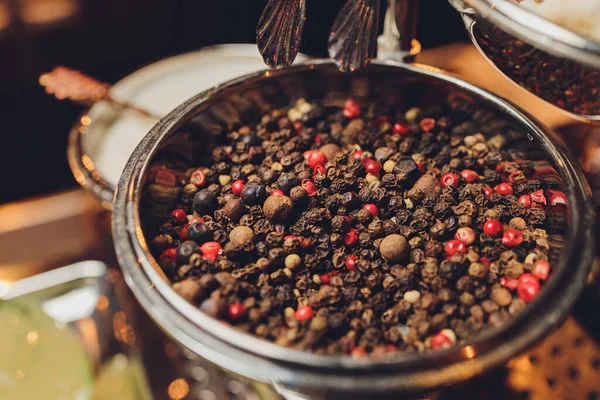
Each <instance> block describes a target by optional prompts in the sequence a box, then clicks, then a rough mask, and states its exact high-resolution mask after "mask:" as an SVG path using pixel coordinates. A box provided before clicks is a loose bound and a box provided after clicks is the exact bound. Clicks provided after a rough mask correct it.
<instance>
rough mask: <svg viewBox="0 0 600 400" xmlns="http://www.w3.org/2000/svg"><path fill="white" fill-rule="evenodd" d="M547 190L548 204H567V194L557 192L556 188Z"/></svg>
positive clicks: (553, 205) (554, 205)
mask: <svg viewBox="0 0 600 400" xmlns="http://www.w3.org/2000/svg"><path fill="white" fill-rule="evenodd" d="M548 192H549V193H550V198H549V199H548V204H550V206H552V207H556V206H566V205H567V203H568V200H567V195H565V194H564V193H563V192H558V191H556V190H548Z"/></svg>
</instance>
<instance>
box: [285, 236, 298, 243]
mask: <svg viewBox="0 0 600 400" xmlns="http://www.w3.org/2000/svg"><path fill="white" fill-rule="evenodd" d="M297 238H298V236H296V235H287V236H284V237H283V241H284V242H285V241H286V240H288V239H290V240H294V239H297Z"/></svg>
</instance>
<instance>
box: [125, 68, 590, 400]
mask: <svg viewBox="0 0 600 400" xmlns="http://www.w3.org/2000/svg"><path fill="white" fill-rule="evenodd" d="M348 96H360V97H366V98H376V99H378V100H393V101H394V102H395V103H396V104H399V105H400V106H402V107H406V108H408V107H412V106H419V107H426V106H428V105H433V104H437V103H439V101H440V99H443V98H448V97H450V98H452V96H455V97H456V98H461V99H463V100H464V99H467V100H468V101H474V102H476V103H477V104H478V106H480V107H481V108H482V109H485V110H487V112H490V113H491V114H492V115H494V116H495V117H494V118H498V119H500V120H502V121H503V122H501V123H500V124H498V125H495V126H494V127H493V128H491V129H490V131H489V132H484V134H488V135H489V134H503V135H505V136H506V138H507V139H509V140H511V141H514V142H517V143H520V145H519V146H517V148H518V149H519V151H521V152H522V154H523V156H524V157H532V159H545V160H547V163H549V164H550V165H551V166H552V167H553V168H555V169H556V171H558V174H559V175H560V178H561V179H562V182H563V185H564V187H565V189H566V190H565V192H566V193H567V195H568V198H569V204H570V211H569V214H568V215H567V219H568V222H569V223H568V232H567V240H568V243H577V246H566V247H565V250H564V252H562V254H561V257H560V260H559V262H558V264H557V266H558V267H557V269H556V271H555V273H554V278H553V279H551V280H550V282H549V283H548V285H547V286H546V289H545V290H544V291H543V292H542V293H541V295H540V296H539V297H538V298H537V299H536V300H535V301H534V302H533V303H532V304H531V305H530V306H529V307H528V308H526V309H525V310H524V311H523V312H522V313H521V314H520V315H519V316H517V317H515V318H514V319H513V320H512V321H511V322H510V323H508V324H507V325H506V326H504V327H502V328H501V329H498V330H490V331H488V332H487V333H484V334H482V335H481V336H480V337H479V338H477V339H476V340H474V341H472V342H470V343H468V344H467V345H466V346H463V347H460V346H459V347H456V348H451V349H448V350H444V351H436V352H429V353H425V354H391V355H390V356H387V357H381V358H377V357H372V358H368V359H362V360H360V359H359V360H357V359H352V358H350V357H347V356H343V357H332V356H321V355H315V354H311V353H305V352H299V351H296V350H291V349H287V348H283V347H279V346H277V345H274V344H273V343H270V342H266V341H263V340H260V339H258V338H256V337H253V336H250V335H248V334H246V333H243V332H241V331H238V330H235V329H232V328H230V327H228V326H226V325H224V324H222V323H220V322H219V321H217V320H214V319H212V318H211V317H209V316H207V315H205V314H203V313H202V312H200V311H199V310H198V309H196V308H195V307H194V306H192V305H191V304H189V303H187V302H186V301H185V300H183V299H182V298H180V297H179V296H178V295H177V294H176V293H175V292H174V291H173V290H172V289H171V287H170V285H169V284H168V282H166V281H165V280H164V279H163V275H162V271H161V270H160V267H159V266H158V264H157V263H156V262H155V260H154V259H153V258H152V256H151V255H150V252H149V250H148V247H147V243H146V239H145V237H144V233H143V226H142V219H141V214H142V211H141V210H140V206H141V204H142V198H143V195H142V194H143V191H144V185H145V177H146V174H147V172H148V170H149V167H150V165H151V164H152V162H153V161H154V160H156V159H158V158H161V157H168V154H171V155H172V154H173V151H175V150H176V149H179V150H181V149H186V150H185V151H186V153H187V154H193V153H194V151H197V152H202V150H203V149H206V147H207V146H206V144H207V143H210V142H215V141H218V140H220V139H221V138H222V136H221V135H222V134H223V133H224V132H225V131H227V130H228V129H231V127H232V126H234V125H235V124H237V123H239V122H240V121H241V120H243V119H244V118H249V117H251V116H252V115H254V114H259V113H261V112H264V111H265V110H267V109H270V108H273V107H278V106H284V105H289V104H291V103H292V102H293V101H294V100H295V99H296V98H299V97H310V98H313V99H321V100H322V101H323V102H324V103H325V104H343V101H344V100H345V99H346V98H347V97H348ZM192 121H193V124H192V125H190V122H192ZM492 125H493V124H492ZM191 126H195V127H198V126H200V127H202V129H199V130H198V129H191V128H190V127H191ZM177 161H178V162H179V163H181V164H185V163H186V162H191V159H190V158H188V157H187V156H186V155H185V154H182V153H179V152H178V157H177ZM592 223H593V212H592V209H591V201H590V189H589V187H588V186H587V184H586V183H585V181H584V179H583V177H582V174H581V171H580V170H579V167H578V166H577V165H576V163H575V162H574V161H573V159H572V158H571V157H570V156H569V155H568V154H567V152H566V151H565V149H564V147H563V145H562V144H560V143H559V142H558V141H557V140H556V139H555V138H554V136H553V135H552V134H551V133H550V132H548V131H547V130H546V129H544V128H542V127H541V125H540V124H539V123H538V122H537V121H535V120H533V119H532V118H530V117H529V116H527V115H526V114H524V113H522V112H521V111H519V110H517V109H516V108H514V107H513V106H512V105H510V104H509V103H507V102H506V101H503V100H501V99H499V98H497V97H495V96H493V95H491V94H490V93H488V92H486V91H484V90H481V89H478V88H477V87H474V86H473V85H470V84H468V83H466V82H464V81H462V80H460V79H457V78H454V77H452V76H449V75H447V74H443V73H440V72H439V71H437V70H434V69H433V68H430V67H418V66H409V65H400V64H393V63H380V62H376V63H373V64H371V65H370V66H369V67H368V68H366V69H365V70H361V71H358V72H356V73H353V74H344V73H340V72H339V71H338V70H337V68H336V66H335V64H333V63H331V62H315V63H313V64H309V65H301V66H297V67H292V68H290V69H288V70H280V71H267V72H262V73H257V74H254V75H249V76H247V77H243V78H239V79H236V80H234V81H231V82H230V83H227V84H225V85H222V86H219V87H217V88H215V89H211V90H209V91H207V92H204V93H201V94H199V95H198V96H196V97H194V98H192V99H190V100H189V101H188V102H186V103H184V104H183V105H181V106H180V107H179V108H177V109H176V110H174V111H173V112H172V113H170V114H169V115H168V116H166V117H165V118H163V119H162V120H161V121H160V122H159V123H158V124H157V125H156V126H155V127H154V128H153V129H152V131H151V132H150V133H149V134H148V135H147V136H146V138H145V139H144V140H143V141H142V142H141V143H140V145H139V146H138V147H137V149H136V151H135V152H134V153H133V155H132V157H131V159H130V161H129V162H128V164H127V167H126V168H125V171H124V173H123V175H122V177H121V181H120V183H119V187H118V190H117V195H116V201H115V204H114V213H113V236H114V241H115V247H116V251H117V256H118V258H119V262H120V264H121V266H122V268H123V270H124V273H125V276H126V281H127V283H128V284H129V286H130V287H131V289H132V291H133V292H134V294H135V296H136V297H137V299H138V300H139V302H140V303H141V305H142V306H143V307H144V308H145V310H146V311H147V312H148V313H149V314H150V316H151V317H152V318H153V319H154V320H155V321H156V322H157V324H158V325H159V326H160V327H161V328H162V329H163V330H165V331H166V332H167V333H168V334H169V335H170V336H172V337H173V338H174V339H175V340H176V341H177V342H178V343H179V344H180V345H182V346H183V347H186V348H188V349H190V350H191V351H193V352H194V353H195V354H197V355H199V356H201V357H202V358H204V359H206V360H208V361H209V362H211V363H214V364H217V365H219V366H220V367H221V368H223V369H225V370H229V371H232V372H234V373H236V374H239V375H242V376H245V377H247V378H249V379H252V380H256V381H259V382H264V383H269V384H271V385H273V386H274V387H275V388H276V389H277V390H278V391H280V392H283V393H284V394H285V395H287V396H291V393H296V394H300V395H302V396H305V397H306V396H308V397H310V398H324V397H325V396H327V398H344V399H351V398H365V396H368V397H369V398H375V397H380V396H392V397H393V396H395V395H397V393H400V392H401V393H403V394H405V395H406V394H410V395H419V394H423V393H428V392H430V391H433V390H436V389H438V388H440V387H443V386H447V385H451V384H455V383H458V382H463V381H466V380H469V379H471V378H473V377H475V376H478V375H480V374H482V373H483V372H485V371H489V370H491V369H494V368H495V367H498V366H501V365H503V364H504V363H505V362H506V361H508V360H509V359H510V358H512V357H514V356H515V355H517V354H519V353H520V352H522V351H524V350H525V349H526V348H528V347H529V346H531V345H532V344H534V343H535V342H537V341H538V340H540V339H541V338H542V337H543V336H545V335H547V334H548V333H549V332H550V331H551V330H552V329H553V328H554V327H556V326H557V325H558V324H559V323H560V322H562V321H564V319H565V318H566V316H567V314H568V311H569V309H570V307H571V306H572V305H573V303H574V301H575V299H576V298H577V297H578V295H579V294H580V292H581V290H582V289H583V287H584V285H585V279H586V277H587V275H588V273H589V271H590V269H591V263H592V257H593V254H592V253H593V248H594V246H593V237H592ZM290 398H291V397H290Z"/></svg>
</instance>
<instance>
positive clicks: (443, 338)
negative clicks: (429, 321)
mask: <svg viewBox="0 0 600 400" xmlns="http://www.w3.org/2000/svg"><path fill="white" fill-rule="evenodd" d="M453 344H454V342H453V341H452V339H451V338H449V337H448V336H447V335H445V334H444V333H442V332H438V333H436V334H435V335H434V336H433V337H432V338H431V348H432V349H445V348H447V347H450V346H452V345H453Z"/></svg>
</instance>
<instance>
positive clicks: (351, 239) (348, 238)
mask: <svg viewBox="0 0 600 400" xmlns="http://www.w3.org/2000/svg"><path fill="white" fill-rule="evenodd" d="M344 243H346V246H354V245H355V244H356V243H358V231H357V230H356V229H354V228H350V229H349V230H348V233H346V234H345V235H344Z"/></svg>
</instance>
